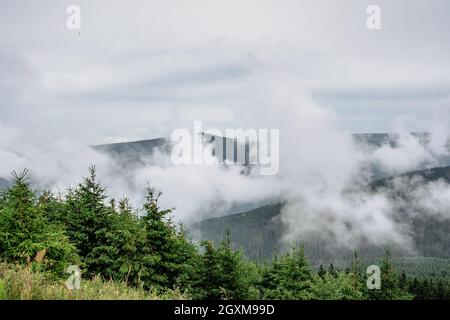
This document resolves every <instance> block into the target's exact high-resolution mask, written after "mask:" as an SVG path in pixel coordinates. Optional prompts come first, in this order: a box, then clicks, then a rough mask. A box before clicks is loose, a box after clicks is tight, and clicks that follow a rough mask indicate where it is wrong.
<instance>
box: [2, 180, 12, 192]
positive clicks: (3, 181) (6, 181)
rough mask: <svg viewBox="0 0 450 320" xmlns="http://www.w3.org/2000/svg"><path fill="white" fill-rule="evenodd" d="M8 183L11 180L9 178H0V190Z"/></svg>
mask: <svg viewBox="0 0 450 320" xmlns="http://www.w3.org/2000/svg"><path fill="white" fill-rule="evenodd" d="M10 184H11V182H10V181H9V180H6V179H3V178H0V190H1V189H5V188H7V187H8V186H9V185H10Z"/></svg>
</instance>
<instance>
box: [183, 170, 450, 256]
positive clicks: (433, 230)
mask: <svg viewBox="0 0 450 320" xmlns="http://www.w3.org/2000/svg"><path fill="white" fill-rule="evenodd" d="M412 178H414V179H412ZM399 179H400V181H405V182H404V183H402V184H401V185H400V187H399V186H397V185H394V181H398V180H399ZM439 179H442V181H446V182H449V181H450V167H439V168H432V169H426V170H419V171H414V172H410V173H406V174H403V175H400V176H397V177H390V178H386V179H381V180H377V181H374V182H373V183H371V188H372V189H373V192H376V191H379V190H381V189H383V190H384V191H385V192H387V193H388V194H389V195H390V197H391V198H392V199H393V202H394V203H398V206H397V208H396V210H397V213H396V219H398V220H401V221H402V222H403V223H405V224H407V225H409V226H410V228H411V231H412V232H411V233H412V234H413V241H414V246H415V249H416V251H417V253H416V255H418V256H428V257H441V258H450V245H449V244H450V217H449V218H446V215H445V213H444V214H443V215H442V216H438V215H436V214H435V215H429V214H426V212H420V210H419V209H417V208H416V207H415V206H414V202H413V201H412V200H411V199H409V198H408V197H410V195H411V193H412V191H413V190H414V189H415V188H417V187H418V186H419V185H424V184H427V183H429V182H433V181H438V180H439ZM282 207H283V205H282V204H273V205H269V206H264V207H260V208H256V209H253V210H250V211H246V212H242V213H238V214H235V215H230V216H225V217H221V218H214V219H208V220H204V221H201V222H198V223H196V224H194V225H193V226H192V229H193V230H196V231H198V232H200V234H201V235H202V236H203V237H204V238H205V239H211V240H214V241H216V242H217V241H219V240H220V239H221V237H223V235H224V232H225V230H226V229H227V228H230V229H231V230H233V231H232V232H233V239H234V246H235V248H240V247H242V248H243V250H244V252H245V253H246V254H247V255H248V256H250V257H252V258H255V259H259V260H264V258H267V257H270V256H271V254H273V252H274V250H275V249H283V248H284V249H286V243H283V241H282V240H283V238H282V236H283V234H284V232H283V231H284V229H283V228H285V226H283V224H282V222H281V211H282ZM447 216H448V215H447ZM299 223H301V221H299ZM302 240H303V239H302ZM303 243H304V246H305V251H306V253H307V255H308V256H309V257H310V258H311V259H312V261H313V262H315V263H320V262H321V261H322V260H324V259H325V260H330V259H334V260H339V259H341V260H342V259H343V260H348V259H350V258H351V256H352V250H349V249H345V248H342V249H335V248H333V250H327V249H326V247H327V246H326V242H324V241H323V240H321V239H320V237H317V238H315V239H308V240H304V241H303ZM360 250H361V253H362V254H363V255H364V256H366V257H368V258H374V257H378V256H380V255H381V254H382V252H383V250H384V249H383V247H375V246H372V245H365V246H361V248H360ZM393 253H394V254H395V255H398V256H404V255H408V253H407V252H402V250H401V248H393Z"/></svg>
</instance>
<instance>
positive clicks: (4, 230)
mask: <svg viewBox="0 0 450 320" xmlns="http://www.w3.org/2000/svg"><path fill="white" fill-rule="evenodd" d="M143 192H144V195H145V199H146V200H145V202H144V204H143V205H142V207H139V208H136V207H134V206H133V204H131V203H130V201H129V200H128V199H127V198H123V199H112V198H110V197H108V195H107V191H106V189H105V187H103V186H102V185H101V183H100V182H99V180H98V179H97V177H96V170H95V167H93V166H92V167H91V168H90V169H89V174H88V175H87V177H85V178H84V179H83V180H82V181H81V182H80V183H79V184H78V185H77V186H76V187H73V188H70V189H69V190H67V192H65V193H64V195H62V194H54V193H52V192H50V191H46V192H40V193H38V192H36V191H35V190H33V189H32V188H31V182H30V180H29V173H28V171H26V170H25V171H23V172H21V173H16V172H13V178H12V181H11V183H10V184H9V186H8V187H6V188H5V189H3V191H2V192H1V195H0V259H1V260H0V299H45V298H50V299H66V298H67V299H73V298H81V299H83V298H84V299H91V298H100V299H105V298H112V299H116V298H117V299H145V298H151V299H153V298H154V299H159V298H161V299H164V298H167V299H176V298H181V299H336V300H352V299H358V300H361V299H376V300H380V299H383V300H394V299H448V298H450V282H449V281H448V279H449V278H448V275H447V274H443V273H435V274H433V275H432V276H419V275H420V274H421V273H420V272H419V273H417V272H408V270H405V269H404V270H402V271H398V270H397V269H396V267H395V265H394V263H393V261H392V258H391V255H390V251H389V250H386V252H385V254H384V256H383V257H382V258H381V259H380V261H379V262H378V263H377V264H378V265H379V267H380V270H381V287H380V289H371V290H369V289H368V288H367V285H366V281H367V277H368V276H367V275H366V273H365V265H364V262H363V261H362V260H361V259H360V258H359V257H358V254H357V253H354V258H353V260H352V262H351V263H350V264H348V265H347V266H341V265H339V267H337V264H333V261H330V263H329V264H326V265H324V264H322V265H320V266H319V267H318V268H316V267H313V266H312V264H311V263H310V262H309V260H308V257H307V256H306V255H305V250H304V247H303V246H302V245H301V244H300V243H293V244H292V247H291V249H290V250H289V251H287V252H284V253H278V254H273V256H272V258H271V259H266V261H258V260H252V259H249V258H247V257H246V256H245V255H244V254H243V251H242V250H236V248H234V247H233V245H232V236H231V235H232V234H233V232H232V231H233V230H227V232H226V233H225V234H226V235H225V237H224V239H222V241H216V242H213V241H202V242H194V241H192V240H191V239H190V238H189V236H188V233H187V231H186V228H185V227H184V226H183V225H182V224H178V223H176V222H175V221H174V220H173V216H172V214H173V209H170V208H160V206H159V204H158V202H159V199H160V197H161V196H162V193H161V192H159V191H158V190H155V189H154V188H152V187H150V186H149V187H148V188H146V190H143ZM70 265H77V266H79V267H80V268H81V270H82V277H83V286H82V287H81V288H80V289H74V290H73V291H83V290H85V291H86V292H88V291H89V294H87V293H86V294H85V295H80V294H79V293H77V292H74V293H73V294H72V293H71V292H69V289H65V288H63V287H62V284H63V283H64V282H65V281H66V279H67V277H68V274H67V273H66V268H67V267H68V266H70ZM418 274H419V275H418ZM422 274H423V273H422ZM26 281H28V282H26ZM25 282H26V283H25ZM30 287H33V288H36V290H40V291H39V293H36V292H37V291H36V292H34V291H32V290H29V288H30ZM26 290H28V291H27V292H24V291H26ZM33 290H34V289H33ZM42 290H49V291H51V292H52V294H48V293H45V292H43V291H42ZM105 292H106V295H105ZM108 294H109V295H108Z"/></svg>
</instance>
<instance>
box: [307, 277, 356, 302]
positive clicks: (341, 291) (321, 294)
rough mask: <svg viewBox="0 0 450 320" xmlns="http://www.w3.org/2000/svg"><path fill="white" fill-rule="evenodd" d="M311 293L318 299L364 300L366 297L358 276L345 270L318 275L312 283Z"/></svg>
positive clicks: (313, 297)
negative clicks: (334, 273)
mask: <svg viewBox="0 0 450 320" xmlns="http://www.w3.org/2000/svg"><path fill="white" fill-rule="evenodd" d="M311 293H312V297H311V298H312V299H317V300H362V299H363V297H364V296H363V293H362V291H361V282H359V281H358V278H357V277H356V276H355V275H354V274H352V273H350V274H346V273H344V272H339V273H338V274H336V275H332V274H330V273H326V274H325V275H324V276H323V277H320V276H316V277H315V278H314V281H313V283H312V285H311Z"/></svg>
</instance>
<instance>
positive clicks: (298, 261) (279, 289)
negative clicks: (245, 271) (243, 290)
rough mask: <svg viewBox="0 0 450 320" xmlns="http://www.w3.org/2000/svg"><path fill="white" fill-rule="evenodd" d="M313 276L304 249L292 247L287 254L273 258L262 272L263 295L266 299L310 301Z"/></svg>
mask: <svg viewBox="0 0 450 320" xmlns="http://www.w3.org/2000/svg"><path fill="white" fill-rule="evenodd" d="M312 280H313V274H312V271H311V267H310V265H309V262H308V260H307V259H306V257H305V252H304V248H303V247H302V246H300V247H299V246H297V245H294V246H293V247H292V249H291V251H290V252H289V253H287V254H286V255H284V256H282V257H281V258H280V259H277V258H275V259H274V261H273V262H272V266H271V267H269V268H266V269H265V270H264V272H263V280H262V286H263V288H264V289H263V294H262V296H263V297H264V298H266V299H300V300H303V299H310V298H311V292H310V287H311V284H312Z"/></svg>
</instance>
